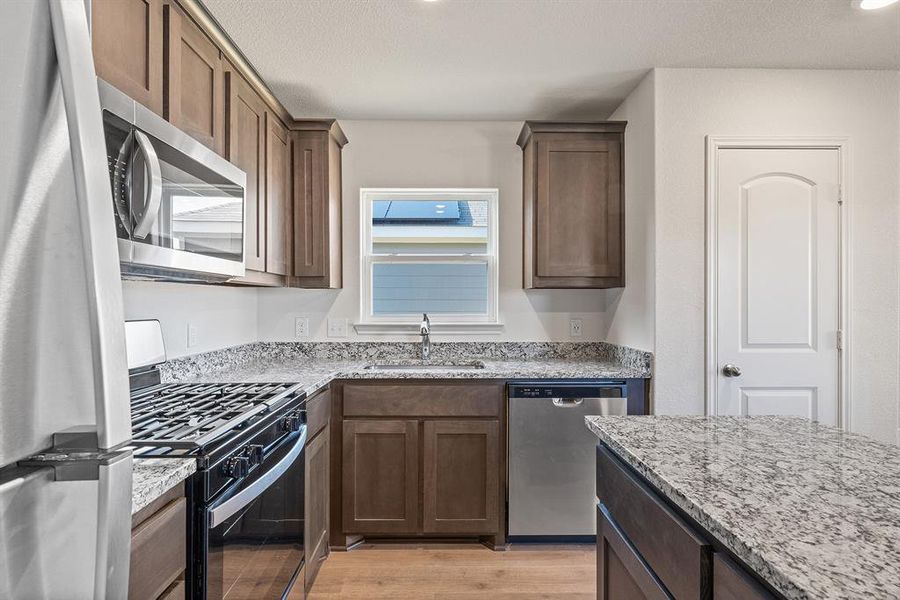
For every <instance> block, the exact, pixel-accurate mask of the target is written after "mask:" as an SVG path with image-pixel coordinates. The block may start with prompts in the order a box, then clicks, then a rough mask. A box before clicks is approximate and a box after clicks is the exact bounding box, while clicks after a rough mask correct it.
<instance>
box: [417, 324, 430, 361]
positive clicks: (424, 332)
mask: <svg viewBox="0 0 900 600" xmlns="http://www.w3.org/2000/svg"><path fill="white" fill-rule="evenodd" d="M419 335H421V336H422V360H428V357H429V356H431V321H430V320H429V319H428V313H422V324H421V325H419Z"/></svg>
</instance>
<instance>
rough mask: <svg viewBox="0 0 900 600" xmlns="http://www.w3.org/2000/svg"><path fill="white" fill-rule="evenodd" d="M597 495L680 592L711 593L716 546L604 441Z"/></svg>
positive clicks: (691, 594) (670, 586) (599, 457)
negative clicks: (671, 507) (667, 503)
mask: <svg viewBox="0 0 900 600" xmlns="http://www.w3.org/2000/svg"><path fill="white" fill-rule="evenodd" d="M597 497H598V498H599V499H600V502H601V503H603V504H604V505H605V506H606V507H607V508H608V509H609V512H610V514H611V515H612V518H613V519H614V520H615V522H616V523H617V524H618V526H619V527H620V528H621V529H622V531H623V532H624V534H625V535H626V536H627V537H628V539H629V540H630V541H631V543H632V544H633V545H634V547H635V548H636V550H637V551H638V552H639V553H640V555H641V556H642V557H643V559H644V560H645V561H646V562H647V564H648V565H649V567H650V568H651V569H652V570H653V572H654V573H655V574H656V575H657V577H659V579H660V580H661V581H662V583H663V585H665V587H666V589H668V591H669V592H670V593H671V594H672V595H673V596H674V597H676V598H692V599H693V598H710V592H711V587H712V586H711V583H712V547H711V546H710V545H709V544H708V543H707V542H706V540H704V539H703V538H702V537H700V535H698V533H697V532H696V531H694V529H693V528H691V527H689V526H688V525H687V523H685V522H684V521H683V520H682V519H681V518H680V517H678V515H676V514H675V513H674V512H673V511H672V509H670V508H669V507H668V506H666V505H665V504H664V503H663V502H662V501H661V500H660V499H659V498H658V497H657V496H656V494H655V493H654V492H653V491H652V490H651V489H650V488H649V487H647V485H646V484H644V483H643V482H641V481H639V480H638V479H637V478H636V477H635V476H634V475H633V474H632V473H631V472H629V471H628V470H626V467H625V466H624V465H622V464H621V463H620V462H619V460H618V459H617V458H615V457H614V456H613V455H612V453H611V452H610V451H609V450H608V449H607V448H605V447H604V446H603V445H599V446H598V447H597Z"/></svg>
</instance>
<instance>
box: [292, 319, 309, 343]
mask: <svg viewBox="0 0 900 600" xmlns="http://www.w3.org/2000/svg"><path fill="white" fill-rule="evenodd" d="M294 337H297V338H305V337H309V318H308V317H295V318H294Z"/></svg>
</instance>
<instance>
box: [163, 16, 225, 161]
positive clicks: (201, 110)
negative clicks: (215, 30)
mask: <svg viewBox="0 0 900 600" xmlns="http://www.w3.org/2000/svg"><path fill="white" fill-rule="evenodd" d="M163 24H164V28H165V35H164V36H163V39H164V41H165V44H164V50H163V57H164V63H165V69H164V71H163V72H164V91H165V93H164V97H165V116H166V118H167V119H168V120H169V121H170V122H171V123H172V124H173V125H175V126H176V127H178V128H179V129H181V130H182V131H184V132H185V133H187V134H188V135H190V136H192V137H194V138H195V139H197V140H198V141H200V142H201V143H202V144H204V145H205V146H208V147H209V148H211V149H212V150H213V151H215V152H217V153H219V154H224V151H225V85H224V83H223V79H224V71H225V69H224V66H223V61H222V56H221V53H220V52H219V48H218V47H217V46H216V45H215V44H214V43H213V42H212V40H210V39H209V38H208V37H207V36H206V34H205V33H203V31H202V30H201V29H200V28H199V27H198V26H197V25H196V24H195V23H194V21H193V20H191V18H190V17H189V16H187V15H186V14H185V13H184V11H183V10H182V9H181V8H180V7H179V6H178V5H176V4H174V3H172V2H169V3H167V4H166V5H165V6H164V7H163Z"/></svg>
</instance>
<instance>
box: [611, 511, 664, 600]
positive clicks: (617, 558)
mask: <svg viewBox="0 0 900 600" xmlns="http://www.w3.org/2000/svg"><path fill="white" fill-rule="evenodd" d="M597 598H598V599H600V600H651V599H659V600H666V599H668V598H671V596H670V595H669V593H668V592H667V591H666V589H665V588H664V587H663V586H662V584H661V583H660V582H659V580H658V579H657V578H656V576H655V575H654V574H653V571H652V570H650V567H648V566H647V564H646V563H645V562H644V560H643V559H642V558H641V556H640V555H639V554H638V552H637V550H635V549H634V546H632V545H631V542H629V541H628V539H627V538H626V537H625V535H624V534H623V533H622V531H621V530H620V529H619V528H618V526H616V524H615V523H613V521H612V519H611V518H610V516H609V513H608V512H607V511H606V509H605V508H604V507H603V506H602V505H598V506H597Z"/></svg>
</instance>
